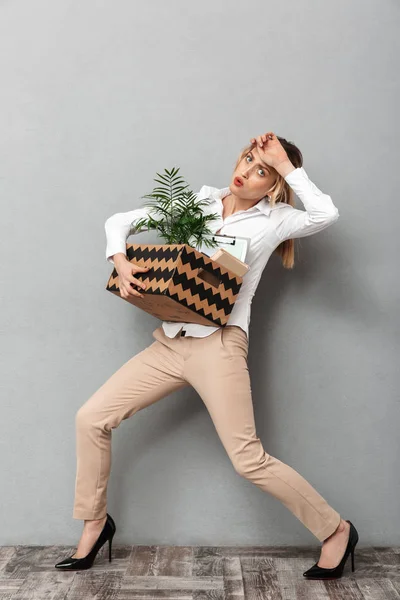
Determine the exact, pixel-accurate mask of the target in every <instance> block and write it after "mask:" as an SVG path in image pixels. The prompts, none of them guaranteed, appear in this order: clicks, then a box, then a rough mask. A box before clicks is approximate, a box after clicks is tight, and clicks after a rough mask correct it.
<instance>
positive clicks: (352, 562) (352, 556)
mask: <svg viewBox="0 0 400 600" xmlns="http://www.w3.org/2000/svg"><path fill="white" fill-rule="evenodd" d="M351 570H352V571H354V548H353V550H352V551H351Z"/></svg>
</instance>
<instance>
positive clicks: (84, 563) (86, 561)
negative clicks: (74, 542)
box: [54, 513, 117, 571]
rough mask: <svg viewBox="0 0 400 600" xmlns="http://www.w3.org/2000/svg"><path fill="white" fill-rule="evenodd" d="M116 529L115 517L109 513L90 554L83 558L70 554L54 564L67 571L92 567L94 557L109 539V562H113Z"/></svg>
mask: <svg viewBox="0 0 400 600" xmlns="http://www.w3.org/2000/svg"><path fill="white" fill-rule="evenodd" d="M116 529H117V528H116V527H115V523H114V519H113V518H112V516H111V515H109V514H108V513H107V519H106V522H105V523H104V527H103V529H102V530H101V533H100V535H99V537H98V538H97V540H96V542H95V544H94V546H93V548H92V549H91V551H90V552H89V554H87V555H86V556H83V557H81V558H73V557H72V556H69V557H68V558H64V560H62V561H60V562H58V563H57V564H56V565H54V566H55V567H56V569H62V570H65V571H71V570H74V571H78V570H79V571H81V570H83V569H90V567H91V566H92V565H93V562H94V559H95V558H96V556H97V553H98V551H99V550H100V548H101V547H102V546H103V545H104V544H105V543H106V542H107V540H108V560H109V562H111V544H112V539H113V537H114V534H115V531H116Z"/></svg>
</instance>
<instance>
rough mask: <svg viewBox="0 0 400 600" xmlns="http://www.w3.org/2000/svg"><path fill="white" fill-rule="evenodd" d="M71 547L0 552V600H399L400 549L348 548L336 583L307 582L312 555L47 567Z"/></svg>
mask: <svg viewBox="0 0 400 600" xmlns="http://www.w3.org/2000/svg"><path fill="white" fill-rule="evenodd" d="M75 550H76V548H75V547H72V546H2V547H0V599H1V600H8V599H12V600H28V599H29V600H89V599H90V598H96V600H103V599H104V600H115V599H118V600H125V599H128V598H129V599H130V598H135V599H136V600H138V599H141V598H143V599H146V600H151V599H154V600H156V599H163V600H173V599H179V600H181V599H182V600H186V599H187V600H192V599H193V600H203V599H204V600H206V599H207V600H220V599H221V600H222V599H223V600H241V599H244V598H246V599H248V600H264V599H268V600H269V599H273V600H279V599H283V600H300V599H301V600H316V599H317V598H318V599H319V598H321V599H324V600H327V599H335V600H339V599H340V600H341V599H346V600H358V599H366V600H392V599H393V600H394V599H396V600H399V599H400V548H379V547H370V548H358V546H357V548H356V550H355V554H354V559H355V571H354V573H353V572H352V571H351V559H350V557H349V558H348V561H347V563H346V566H345V570H344V573H343V576H342V578H341V579H338V580H334V581H307V580H306V579H305V578H304V577H303V574H302V573H303V571H305V570H306V569H308V568H309V567H310V566H311V565H312V564H314V562H316V561H317V560H318V558H319V554H320V546H319V545H317V546H314V547H310V548H308V547H299V548H296V547H292V546H291V547H286V546H284V547H282V546H281V547H266V546H261V547H260V546H256V547H251V546H245V547H238V546H237V547H228V546H223V547H214V546H213V547H208V546H207V547H204V546H203V547H202V546H195V547H189V546H174V547H172V546H139V545H135V546H125V545H121V544H120V545H118V544H113V547H112V561H111V562H109V561H108V544H106V545H105V546H103V548H102V549H101V551H100V552H99V554H98V555H97V557H96V560H95V562H94V564H93V567H92V568H91V569H88V570H86V571H69V572H61V571H58V570H57V569H55V568H54V564H55V563H56V562H58V561H60V560H62V559H63V558H65V557H67V556H70V555H71V554H73V553H74V552H75Z"/></svg>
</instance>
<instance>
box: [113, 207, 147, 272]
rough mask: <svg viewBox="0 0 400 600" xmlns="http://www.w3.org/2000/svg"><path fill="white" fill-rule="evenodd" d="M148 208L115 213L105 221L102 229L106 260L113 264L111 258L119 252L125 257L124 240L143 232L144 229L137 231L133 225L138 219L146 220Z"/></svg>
mask: <svg viewBox="0 0 400 600" xmlns="http://www.w3.org/2000/svg"><path fill="white" fill-rule="evenodd" d="M148 214H149V207H147V206H144V207H140V208H135V209H134V210H130V211H128V212H125V213H116V214H115V215H112V216H111V217H109V218H108V219H107V221H106V222H105V224H104V229H105V232H106V238H107V247H106V259H107V260H108V262H110V263H112V264H114V259H113V256H114V254H117V253H119V252H121V253H123V254H125V256H126V240H127V238H128V237H129V236H130V235H132V234H134V233H139V232H140V231H144V230H145V227H141V228H140V229H137V228H136V227H135V224H136V223H137V222H138V220H139V219H143V218H146V217H147V216H148Z"/></svg>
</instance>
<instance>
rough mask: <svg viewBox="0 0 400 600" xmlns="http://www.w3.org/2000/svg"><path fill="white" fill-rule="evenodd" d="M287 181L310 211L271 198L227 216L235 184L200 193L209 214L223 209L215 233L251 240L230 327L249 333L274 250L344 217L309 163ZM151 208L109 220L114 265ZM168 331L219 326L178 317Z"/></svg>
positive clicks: (199, 332)
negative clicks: (255, 301) (255, 302)
mask: <svg viewBox="0 0 400 600" xmlns="http://www.w3.org/2000/svg"><path fill="white" fill-rule="evenodd" d="M285 180H286V181H287V183H288V184H289V185H290V187H291V188H292V189H293V190H294V192H295V194H296V195H297V196H298V197H299V198H300V200H301V202H302V203H303V205H304V208H305V210H298V209H296V208H293V207H292V206H290V205H289V204H286V203H284V202H277V203H276V205H275V206H273V207H271V206H270V203H269V199H268V196H265V197H264V198H262V199H261V200H259V202H257V204H255V205H254V206H252V207H251V208H248V209H246V210H239V211H237V212H235V213H234V214H232V215H230V216H229V217H227V218H226V219H225V220H224V219H223V218H222V214H223V202H222V198H224V197H225V196H227V195H228V194H230V193H231V192H230V189H229V187H225V188H221V189H219V188H216V187H211V186H208V185H203V187H202V188H201V189H200V192H198V194H197V196H198V198H199V199H200V198H201V199H204V200H208V203H207V205H205V206H204V208H203V212H204V214H211V213H218V215H219V218H218V219H215V220H214V221H211V222H210V223H209V224H208V226H209V228H210V230H211V231H212V233H217V232H218V233H221V234H225V235H237V236H243V237H247V238H250V244H249V246H248V249H247V254H246V258H245V262H246V264H248V265H249V266H250V269H249V271H247V273H245V275H244V276H243V283H242V285H241V288H240V290H239V294H238V296H237V298H236V302H235V304H234V306H233V309H232V312H231V314H230V315H229V318H228V321H227V323H226V325H238V326H239V327H241V328H242V329H243V331H245V332H246V334H247V336H249V323H250V313H251V302H252V300H253V296H254V294H255V291H256V289H257V286H258V283H259V281H260V279H261V275H262V272H263V270H264V268H265V266H266V264H267V262H268V260H269V258H270V256H271V254H272V253H273V251H274V250H275V248H276V247H277V246H279V244H280V243H281V242H283V241H284V240H287V239H291V238H301V237H306V236H309V235H312V234H314V233H317V232H318V231H322V230H323V229H325V228H326V227H328V226H329V225H331V224H332V223H335V221H337V219H338V218H339V211H338V209H337V207H336V206H335V205H334V204H333V202H332V198H331V197H330V196H329V195H328V194H324V193H323V192H321V190H319V189H318V188H317V186H316V185H315V184H314V183H313V182H312V181H311V180H310V179H309V178H308V175H307V173H306V171H305V169H304V167H299V168H297V169H294V170H293V171H291V172H290V173H288V175H286V176H285ZM148 211H149V207H146V206H145V207H140V208H136V209H134V210H131V211H129V212H125V213H116V214H114V215H112V216H111V217H109V218H108V219H107V221H106V222H105V231H106V238H107V247H106V259H107V260H108V261H109V262H111V263H112V264H114V261H113V259H112V256H113V255H114V254H116V253H117V252H123V253H124V254H126V240H127V238H128V237H129V235H131V234H134V233H139V231H143V230H144V228H142V229H139V230H138V229H137V228H135V223H136V222H137V221H138V219H140V218H143V217H146V216H147V215H148ZM162 327H163V330H164V332H165V334H166V335H167V336H169V337H174V336H175V335H176V334H177V333H178V332H179V331H180V330H181V329H182V328H183V329H184V330H185V331H186V336H188V335H190V336H195V337H205V336H207V335H210V334H211V333H213V332H214V331H216V330H217V329H219V326H209V325H199V324H197V323H185V322H176V321H162Z"/></svg>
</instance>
